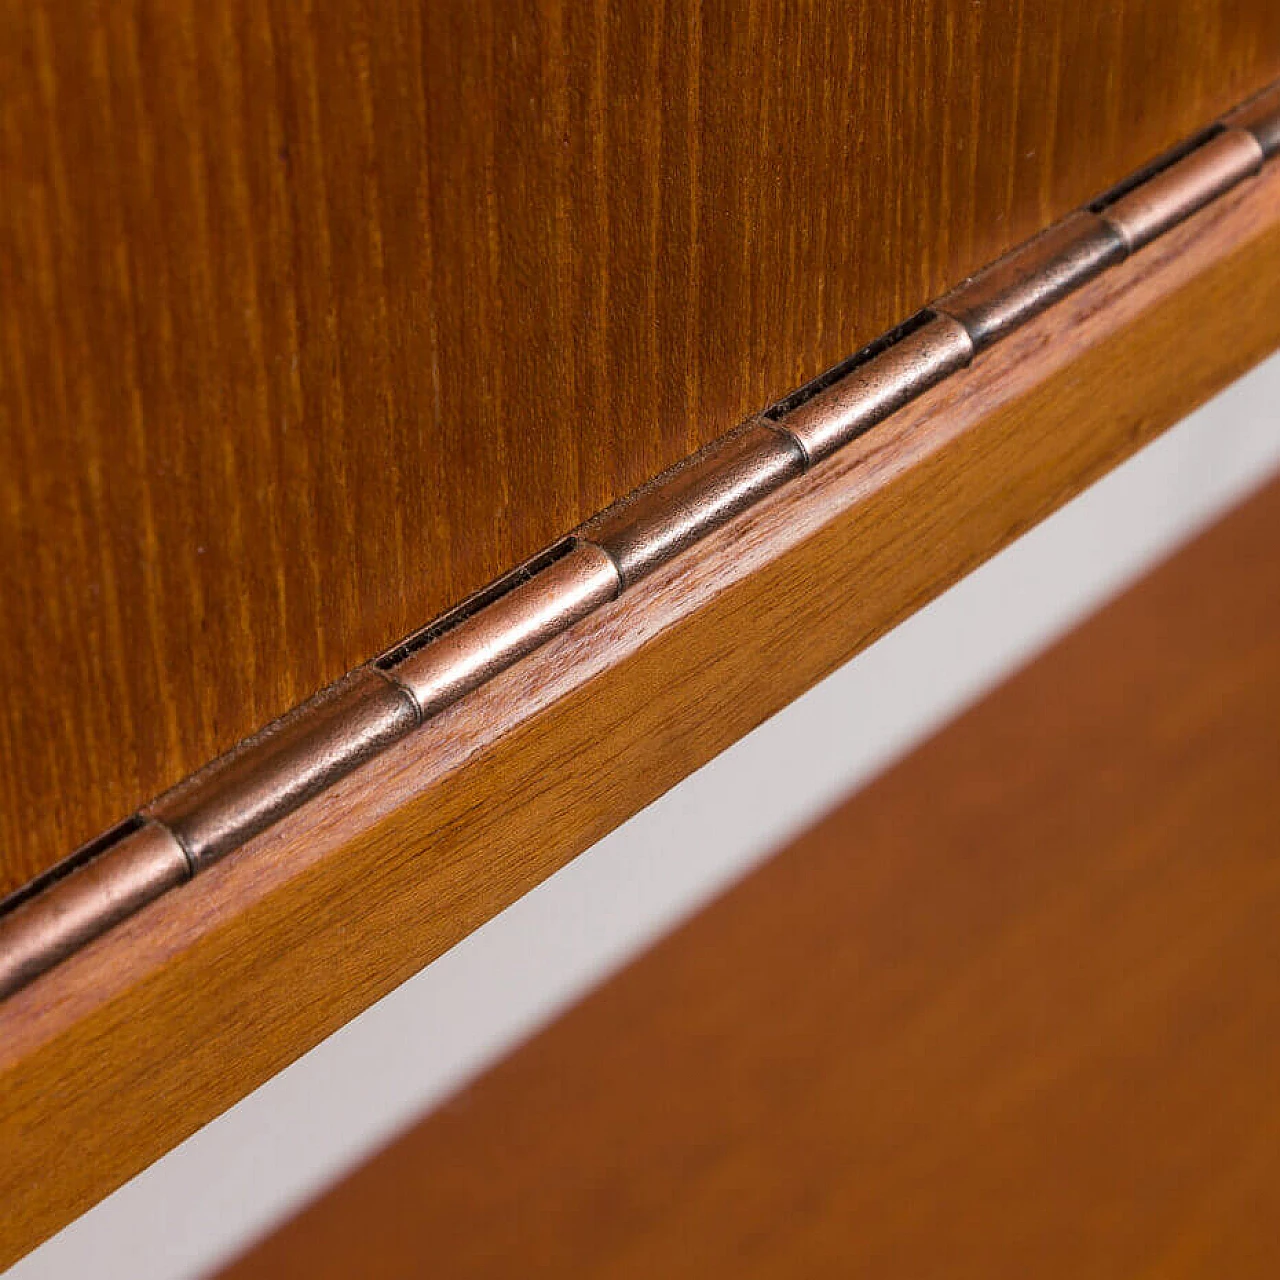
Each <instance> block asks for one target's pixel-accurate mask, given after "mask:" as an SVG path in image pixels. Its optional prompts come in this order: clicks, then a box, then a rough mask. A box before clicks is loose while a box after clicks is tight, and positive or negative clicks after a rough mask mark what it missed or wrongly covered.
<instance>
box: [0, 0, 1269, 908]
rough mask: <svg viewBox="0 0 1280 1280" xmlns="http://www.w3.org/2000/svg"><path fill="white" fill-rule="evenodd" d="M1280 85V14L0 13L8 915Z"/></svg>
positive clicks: (1108, 7) (1119, 9)
mask: <svg viewBox="0 0 1280 1280" xmlns="http://www.w3.org/2000/svg"><path fill="white" fill-rule="evenodd" d="M1277 76H1280V10H1277V8H1276V6H1275V4H1274V3H1273V0H1105V2H1103V0H1084V2H1083V3H1075V4H1052V5H1050V4H1042V5H1028V4H1025V3H1024V0H982V2H980V3H974V2H973V0H930V2H929V3H923V4H922V3H917V2H916V0H910V2H908V0H900V2H899V3H894V4H883V3H876V4H872V3H869V2H867V3H859V4H856V5H837V4H834V3H829V2H823V3H811V4H804V5H800V6H793V5H784V4H778V3H759V2H753V3H750V4H742V3H732V4H728V3H719V4H702V3H700V2H699V0H673V2H672V3H669V4H666V5H656V6H655V5H651V4H647V3H641V2H640V0H617V2H616V3H611V4H608V3H599V4H595V5H590V6H587V5H578V6H572V5H571V6H561V5H560V4H558V3H555V2H554V0H536V2H535V0H526V2H524V3H515V2H513V3H503V4H497V3H475V4H465V5H458V4H435V5H432V4H427V3H425V0H401V2H399V3H392V4H379V5H376V6H375V5H366V4H361V3H357V0H342V2H341V3H333V4H324V5H313V4H310V3H299V2H298V0H270V2H269V3H265V4H247V3H243V2H242V0H199V2H197V0H177V2H173V0H124V2H121V3H111V4H105V3H88V4H86V3H81V2H79V0H33V2H28V0H4V3H3V5H2V6H0V181H2V182H3V187H4V198H3V199H2V200H0V565H3V570H4V575H5V581H4V590H3V591H2V592H0V684H2V685H3V687H4V688H5V691H6V696H5V699H4V705H3V707H0V892H3V891H4V890H6V889H8V888H12V887H14V886H15V885H17V884H19V883H22V882H23V881H25V880H26V879H27V878H29V877H30V876H31V875H32V874H33V873H34V872H36V871H38V870H40V869H42V868H44V867H46V866H47V865H49V864H50V863H51V862H53V861H55V860H56V859H58V858H59V857H61V856H62V855H63V854H65V853H66V852H68V851H69V850H70V849H72V848H73V847H74V846H75V845H76V844H77V843H79V842H80V841H82V840H84V839H86V838H88V837H90V836H92V835H95V834H96V833H97V832H98V831H100V830H101V829H103V828H104V827H106V826H107V825H109V824H110V823H112V822H114V821H116V820H117V819H119V818H120V817H122V816H123V815H124V814H126V813H127V812H129V811H130V810H131V809H132V808H133V807H135V806H136V805H137V804H139V803H140V802H142V801H144V800H145V799H148V798H150V797H151V796H153V795H154V794H156V793H157V792H159V791H160V790H162V789H163V788H164V787H166V786H168V785H169V784H171V783H173V782H175V781H177V780H178V779H179V778H180V777H182V776H183V775H184V774H186V773H188V772H189V771H191V770H193V769H194V768H196V767H198V766H199V765H201V764H203V763H204V762H205V761H206V760H207V759H209V758H210V757H211V756H213V755H215V754H217V753H218V752H220V751H222V750H224V749H226V748H228V747H229V746H231V745H232V744H233V743H234V742H235V741H236V740H238V739H239V738H241V737H242V736H244V735H245V734H247V733H249V732H251V731H253V730H255V729H256V728H258V727H259V726H260V725H261V724H262V723H264V722H265V721H267V720H268V719H270V718H272V717H273V716H275V715H277V714H279V713H281V712H283V711H284V710H286V709H287V708H288V707H289V706H290V705H292V704H293V703H295V702H297V701H299V700H300V699H301V698H302V697H304V696H306V695H308V694H309V693H311V692H312V691H313V690H314V689H316V688H318V687H319V686H320V685H322V684H325V683H327V682H329V681H331V680H333V679H335V678H337V677H338V676H339V675H341V674H342V673H343V672H344V671H346V670H347V669H349V668H350V667H351V666H353V665H355V664H356V663H358V662H360V661H362V660H364V659H365V658H367V657H368V656H370V655H371V654H373V653H375V652H377V651H379V650H380V649H381V648H382V647H384V646H385V645H386V644H388V643H389V642H391V641H393V640H394V639H395V638H397V637H398V636H399V635H401V634H403V633H404V632H406V631H408V630H410V629H411V628H413V627H415V626H417V625H419V624H421V623H422V622H424V621H425V620H426V619H428V618H429V617H431V616H432V615H433V614H434V613H436V612H437V611H438V610H440V609H441V608H442V607H444V606H446V605H448V604H450V603H452V602H453V601H455V600H457V599H458V598H460V597H461V596H463V595H464V594H466V593H467V592H468V591H470V590H471V589H473V588H475V587H477V586H479V585H480V584H482V583H483V582H485V581H486V580H488V579H489V578H491V577H493V576H494V575H495V574H497V573H498V572H500V571H503V570H505V569H506V568H508V567H509V566H510V565H511V564H513V563H515V562H517V561H518V560H520V559H522V558H523V557H525V556H526V555H528V554H529V553H531V552H532V551H534V550H536V549H537V548H539V547H540V546H542V545H544V544H545V543H547V542H549V541H550V540H552V539H553V538H554V537H556V536H558V535H560V534H561V533H563V532H564V531H565V530H567V529H569V528H571V527H573V526H574V525H575V524H576V523H577V522H578V521H580V520H581V519H582V518H584V517H586V516H588V515H590V514H591V513H592V512H594V511H595V510H597V509H599V508H600V507H602V506H604V505H605V504H606V503H607V502H609V501H610V500H611V499H613V498H615V497H617V496H618V495H620V494H621V493H623V492H625V491H627V490H628V489H630V488H632V487H633V486H635V485H636V484H638V483H639V482H641V481H643V480H645V479H647V478H648V477H650V476H651V475H653V474H654V473H656V472H657V471H658V470H660V469H661V468H662V467H664V466H666V465H667V464H669V463H671V462H673V461H675V460H677V459H678V458H680V457H682V456H684V455H685V454H687V453H688V452H690V451H691V450H692V449H693V448H694V447H695V446H697V445H699V444H701V443H703V442H705V441H706V440H708V439H710V438H712V437H714V436H717V435H719V434H721V433H722V432H723V431H725V430H726V429H728V428H729V427H731V426H732V425H734V423H736V422H737V421H738V420H739V419H741V418H742V417H743V416H745V415H746V414H747V413H749V412H752V411H754V410H756V409H758V408H760V407H762V406H763V405H764V404H766V403H767V402H768V401H769V400H770V399H772V398H773V397H775V396H777V395H779V394H782V393H784V392H786V391H788V390H790V389H791V388H792V387H794V386H795V385H797V384H798V383H800V382H802V381H803V380H805V379H806V378H807V377H809V376H810V375H812V374H814V373H816V372H818V371H819V370H821V369H822V368H824V367H825V366H827V365H828V364H830V363H832V362H833V361H835V360H837V359H839V358H842V357H843V356H845V355H846V354H848V353H849V352H850V351H852V350H854V349H855V348H857V347H858V346H859V345H861V344H862V343H863V342H864V341H865V340H866V339H868V338H870V337H872V336H874V335H875V334H877V333H879V332H880V331H882V330H883V329H885V328H887V327H888V326H889V325H891V324H894V323H896V322H897V321H898V320H900V319H901V318H902V317H904V316H905V315H907V314H908V313H909V312H911V311H912V310H913V309H915V308H916V307H917V306H919V305H920V304H921V303H923V302H924V301H926V300H927V299H928V298H930V297H932V296H934V295H936V294H938V293H939V292H941V291H942V290H943V289H944V288H945V287H947V286H948V285H950V284H953V283H954V282H955V281H956V280H958V279H959V278H961V277H962V276H964V275H965V274H966V273H967V272H969V271H970V270H971V269H973V268H974V267H976V266H978V265H980V264H981V263H983V262H985V261H987V260H988V259H990V258H992V257H994V256H996V255H997V254H998V253H999V252H1001V251H1002V250H1004V249H1006V248H1008V247H1009V246H1010V245H1012V244H1014V243H1017V242H1018V241H1020V240H1021V239H1023V238H1025V237H1026V236H1028V235H1029V234H1030V233H1032V232H1033V231H1035V230H1036V229H1038V228H1039V227H1041V226H1042V225H1044V224H1046V223H1047V222H1049V221H1051V220H1052V219H1054V218H1056V217H1058V216H1060V215H1061V214H1062V213H1063V212H1065V211H1066V210H1067V209H1069V208H1071V207H1072V206H1074V205H1076V204H1078V203H1079V202H1081V201H1082V200H1084V199H1086V198H1088V197H1090V196H1091V195H1093V194H1095V193H1096V192H1097V191H1099V190H1100V189H1102V188H1104V187H1106V186H1108V185H1109V184H1111V183H1112V182H1114V181H1116V180H1117V179H1119V178H1120V177H1122V176H1124V175H1125V174H1126V173H1127V172H1129V171H1130V170H1132V169H1133V168H1135V167H1136V166H1138V165H1140V164H1142V163H1144V162H1145V161H1146V160H1147V159H1148V158H1149V157H1150V156H1152V155H1153V154H1155V153H1157V152H1159V151H1160V150H1162V149H1163V148H1164V147H1166V146H1168V145H1169V144H1171V143H1172V142H1174V141H1175V140H1177V139H1179V138H1180V137H1182V136H1183V135H1185V134H1187V133H1189V132H1190V131H1192V130H1194V129H1196V128H1198V127H1199V126H1201V125H1202V124H1203V123H1204V122H1206V121H1207V120H1209V119H1211V118H1212V117H1213V116H1214V115H1215V114H1217V113H1218V112H1220V111H1222V110H1223V109H1225V108H1226V107H1228V106H1229V105H1231V104H1232V103H1233V102H1235V101H1236V100H1238V99H1240V98H1242V97H1243V96H1245V95H1246V94H1247V93H1249V92H1251V91H1252V90H1254V89H1256V88H1258V87H1260V86H1261V85H1262V84H1264V83H1265V82H1267V81H1268V80H1271V79H1273V78H1275V77H1277Z"/></svg>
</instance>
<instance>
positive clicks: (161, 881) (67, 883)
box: [0, 822, 191, 1000]
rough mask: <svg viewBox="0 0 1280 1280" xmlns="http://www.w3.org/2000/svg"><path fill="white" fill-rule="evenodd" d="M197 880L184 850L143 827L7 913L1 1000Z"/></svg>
mask: <svg viewBox="0 0 1280 1280" xmlns="http://www.w3.org/2000/svg"><path fill="white" fill-rule="evenodd" d="M190 875H191V866H190V864H189V862H188V860H187V855H186V854H185V853H184V852H183V849H182V846H181V845H180V844H179V843H178V842H177V840H175V839H174V837H173V835H172V834H171V833H170V832H169V831H167V830H165V828H164V827H162V826H159V825H158V824H156V823H154V822H145V823H142V824H140V825H137V826H136V827H134V828H133V829H131V830H129V831H128V832H127V833H126V834H124V835H122V836H121V837H120V838H119V839H118V840H116V841H115V842H114V843H113V844H110V845H108V846H107V847H106V848H105V849H103V850H102V851H101V852H99V853H98V854H97V855H96V856H95V857H93V858H92V859H91V860H89V861H88V862H86V863H85V864H84V865H83V866H81V867H79V868H77V869H76V870H75V871H72V872H71V873H70V874H69V875H67V876H66V877H64V878H63V879H61V880H57V881H55V882H54V883H53V884H52V885H51V886H50V887H49V888H48V889H46V890H45V891H44V892H43V893H41V894H39V895H38V896H37V897H34V898H31V899H29V900H28V901H26V902H24V903H22V905H20V906H18V907H16V908H15V909H14V910H13V911H11V912H9V913H8V914H6V915H4V916H0V1000H2V999H4V997H5V996H7V995H9V994H10V993H11V992H14V991H17V990H18V989H19V988H20V987H23V986H25V985H26V984H27V983H28V982H30V981H31V979H32V978H34V977H37V976H38V975H39V974H41V973H43V972H44V971H45V970H46V969H49V968H52V967H53V965H55V964H57V963H58V962H59V961H60V960H63V959H65V958H66V957H67V956H69V955H70V954H71V953H72V952H73V951H76V950H77V949H78V948H80V947H82V946H85V945H86V944H87V943H89V942H91V941H93V939H94V938H96V937H98V936H99V935H100V934H102V933H105V932H106V931H107V930H108V929H110V928H111V927H112V926H113V925H115V924H118V923H119V922H120V921H122V920H124V919H126V918H127V917H128V916H131V915H133V914H134V913H135V912H137V911H140V910H141V909H142V908H143V907H145V906H146V905H147V904H148V903H149V902H154V901H155V899H157V898H158V897H160V896H161V894H163V893H166V892H167V891H168V890H170V889H172V888H174V887H176V886H177V885H179V884H181V883H182V882H183V881H184V880H186V879H188V878H189V877H190Z"/></svg>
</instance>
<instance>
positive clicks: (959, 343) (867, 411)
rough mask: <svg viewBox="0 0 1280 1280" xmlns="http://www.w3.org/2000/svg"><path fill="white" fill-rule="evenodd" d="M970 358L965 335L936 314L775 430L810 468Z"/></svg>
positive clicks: (784, 419) (859, 363)
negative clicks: (798, 450) (789, 439)
mask: <svg viewBox="0 0 1280 1280" xmlns="http://www.w3.org/2000/svg"><path fill="white" fill-rule="evenodd" d="M972 359H973V342H972V341H971V340H970V338H969V334H968V331H967V330H966V329H965V327H964V326H963V325H962V324H960V322H959V321H957V320H953V319H952V318H951V317H950V316H947V315H942V314H936V315H929V316H927V317H926V318H925V323H923V324H921V325H920V326H918V327H916V328H914V329H912V330H911V331H909V332H908V333H906V334H905V335H904V336H903V337H901V338H899V339H898V340H897V341H896V342H894V343H892V344H891V345H890V346H888V347H885V348H883V349H882V350H878V351H875V352H874V354H872V355H870V356H869V357H868V358H867V359H866V360H865V361H855V362H854V364H853V366H852V367H851V368H850V369H849V371H848V372H847V373H846V374H845V375H844V376H843V377H841V378H840V379H838V380H837V381H835V382H833V383H832V384H831V385H830V386H828V387H826V388H824V389H823V390H821V391H819V392H817V393H816V394H815V395H813V396H812V397H811V398H810V399H808V400H806V401H804V403H803V404H800V405H798V406H797V407H796V408H794V409H792V410H791V411H790V412H788V413H785V414H783V415H781V416H780V417H779V418H778V419H777V420H776V421H777V425H778V426H779V427H780V428H781V429H782V430H783V431H785V432H786V433H787V434H788V435H790V436H792V437H794V438H795V440H796V442H797V443H798V444H799V445H800V447H801V448H802V449H803V450H804V453H805V457H806V459H807V460H808V462H809V464H810V465H811V466H812V465H813V464H814V463H815V462H820V461H821V460H822V459H823V458H826V457H829V456H830V455H831V454H833V453H835V451H836V450H837V449H841V448H843V447H844V446H845V445H846V444H848V443H849V442H850V441H851V440H856V439H857V438H858V436H860V435H862V433H863V432H864V431H869V430H870V429H871V428H872V427H874V426H875V425H876V424H877V423H879V422H883V421H884V419H885V418H887V417H888V416H889V415H890V414H891V413H895V412H896V411H897V410H898V409H901V408H902V406H903V405H904V404H906V403H907V402H908V401H909V400H914V399H915V398H916V396H918V395H921V394H922V393H923V392H925V391H927V390H928V389H929V388H930V387H932V386H934V385H936V384H937V383H939V382H941V381H942V379H943V378H945V377H948V376H949V375H950V374H952V373H955V372H956V371H957V370H960V369H963V368H964V367H965V365H967V364H968V363H969V361H970V360H972Z"/></svg>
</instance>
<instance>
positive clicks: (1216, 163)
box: [1099, 129, 1264, 253]
mask: <svg viewBox="0 0 1280 1280" xmlns="http://www.w3.org/2000/svg"><path fill="white" fill-rule="evenodd" d="M1263 158H1264V157H1263V153H1262V147H1261V146H1260V145H1259V143H1258V140H1257V138H1255V137H1254V136H1253V134H1252V133H1249V132H1247V131H1246V130H1244V129H1226V130H1224V131H1223V132H1221V133H1218V134H1215V135H1214V136H1213V137H1211V138H1209V139H1208V141H1206V142H1204V143H1202V144H1201V145H1200V146H1198V147H1196V149H1195V150H1194V151H1191V152H1189V153H1188V154H1187V155H1185V156H1183V157H1182V158H1181V159H1180V160H1177V161H1175V162H1174V163H1173V164H1171V165H1169V167H1168V168H1166V169H1162V170H1160V171H1159V172H1158V173H1155V174H1153V175H1152V176H1151V177H1150V178H1148V179H1147V181H1146V182H1143V183H1141V184H1140V185H1138V186H1137V187H1135V188H1134V189H1133V190H1132V191H1128V192H1126V193H1125V194H1124V195H1122V196H1120V197H1119V198H1118V199H1116V200H1115V201H1114V202H1113V203H1110V204H1106V205H1104V206H1103V207H1102V208H1101V209H1099V214H1100V216H1101V217H1102V218H1103V219H1104V220H1105V221H1106V222H1107V223H1108V224H1110V225H1111V226H1112V227H1114V228H1115V229H1116V231H1117V232H1118V233H1119V235H1120V236H1121V238H1122V239H1123V240H1124V242H1125V247H1126V249H1127V250H1128V251H1129V252H1130V253H1132V252H1134V251H1135V250H1137V249H1141V248H1142V246H1143V245H1145V244H1150V242H1151V241H1152V240H1154V239H1155V238H1156V237H1157V236H1158V235H1162V234H1163V233H1164V232H1165V231H1168V230H1169V228H1170V227H1173V226H1176V225H1177V224H1178V223H1179V222H1181V221H1183V219H1185V218H1189V217H1190V216H1191V215H1192V214H1193V213H1195V212H1196V211H1197V210H1198V209H1201V208H1203V207H1204V206H1205V205H1206V204H1208V203H1209V201H1211V200H1213V199H1214V198H1216V197H1217V196H1220V195H1222V193H1223V192H1224V191H1229V190H1230V189H1231V188H1232V187H1234V186H1235V185H1236V183H1237V182H1240V181H1241V180H1242V179H1244V178H1247V177H1249V176H1250V175H1251V174H1254V173H1257V172H1258V170H1259V169H1260V168H1261V167H1262V161H1263Z"/></svg>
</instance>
